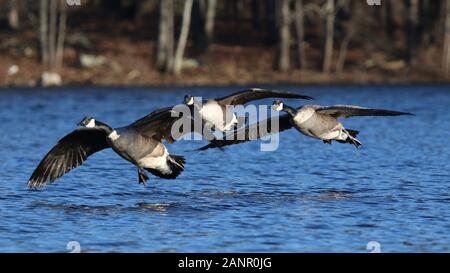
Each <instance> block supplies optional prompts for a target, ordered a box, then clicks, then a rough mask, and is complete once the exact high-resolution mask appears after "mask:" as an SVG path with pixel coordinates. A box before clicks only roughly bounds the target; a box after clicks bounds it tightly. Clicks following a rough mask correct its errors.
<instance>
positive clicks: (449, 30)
mask: <svg viewBox="0 0 450 273" xmlns="http://www.w3.org/2000/svg"><path fill="white" fill-rule="evenodd" d="M445 4H446V5H445V33H444V56H443V69H444V75H445V76H446V77H449V76H450V0H446V1H445Z"/></svg>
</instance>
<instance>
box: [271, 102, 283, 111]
mask: <svg viewBox="0 0 450 273" xmlns="http://www.w3.org/2000/svg"><path fill="white" fill-rule="evenodd" d="M273 110H275V111H281V110H283V103H280V104H278V105H276V106H275V105H274V108H273Z"/></svg>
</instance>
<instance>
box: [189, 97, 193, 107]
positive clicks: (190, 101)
mask: <svg viewBox="0 0 450 273" xmlns="http://www.w3.org/2000/svg"><path fill="white" fill-rule="evenodd" d="M193 104H194V97H191V98H190V99H189V101H188V103H187V105H193Z"/></svg>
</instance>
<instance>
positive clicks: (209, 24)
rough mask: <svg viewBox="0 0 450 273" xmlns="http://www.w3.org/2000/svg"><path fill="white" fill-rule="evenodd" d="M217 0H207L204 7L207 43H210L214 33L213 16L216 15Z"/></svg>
mask: <svg viewBox="0 0 450 273" xmlns="http://www.w3.org/2000/svg"><path fill="white" fill-rule="evenodd" d="M216 6H217V0H208V5H207V8H206V22H205V33H206V40H207V43H208V44H209V43H211V41H212V39H213V33H214V18H215V17H216Z"/></svg>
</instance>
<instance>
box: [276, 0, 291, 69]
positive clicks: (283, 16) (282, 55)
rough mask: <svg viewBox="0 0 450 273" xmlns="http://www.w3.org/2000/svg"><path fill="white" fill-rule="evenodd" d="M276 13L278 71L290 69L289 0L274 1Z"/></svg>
mask: <svg viewBox="0 0 450 273" xmlns="http://www.w3.org/2000/svg"><path fill="white" fill-rule="evenodd" d="M276 15H277V20H276V21H277V25H278V35H279V38H278V58H277V59H278V60H277V68H278V70H280V71H287V70H289V69H290V53H289V52H290V50H289V49H290V46H291V31H290V22H291V17H290V8H289V0H279V1H277V2H276Z"/></svg>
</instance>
